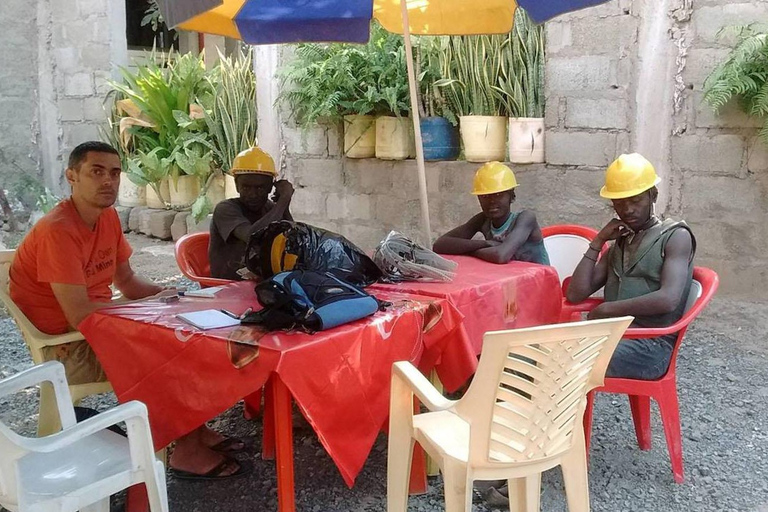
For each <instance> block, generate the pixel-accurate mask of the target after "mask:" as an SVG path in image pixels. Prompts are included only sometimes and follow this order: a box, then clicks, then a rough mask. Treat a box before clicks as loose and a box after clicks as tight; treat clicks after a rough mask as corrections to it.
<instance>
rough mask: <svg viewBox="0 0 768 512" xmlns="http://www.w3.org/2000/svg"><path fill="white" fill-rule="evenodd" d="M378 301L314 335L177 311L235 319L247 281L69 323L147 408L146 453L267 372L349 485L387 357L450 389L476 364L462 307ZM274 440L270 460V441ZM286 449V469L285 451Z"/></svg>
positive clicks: (374, 417)
mask: <svg viewBox="0 0 768 512" xmlns="http://www.w3.org/2000/svg"><path fill="white" fill-rule="evenodd" d="M376 296H377V297H378V298H379V299H381V300H384V301H388V302H391V303H392V306H390V307H388V308H387V309H386V310H385V311H379V312H377V313H376V314H375V315H373V316H371V317H368V318H366V319H363V320H359V321H356V322H352V323H349V324H346V325H343V326H340V327H337V328H335V329H331V330H328V331H323V332H319V333H315V334H307V333H303V332H291V333H286V332H271V333H268V332H264V331H263V330H261V329H260V328H258V327H256V326H235V327H228V328H221V329H213V330H207V331H201V330H199V329H197V328H194V327H192V326H191V325H189V324H187V323H185V322H184V321H182V320H180V319H179V318H177V317H176V315H177V314H179V313H183V312H190V311H198V310H204V309H211V308H216V309H226V310H229V311H232V312H234V313H237V314H240V313H242V312H243V311H245V310H246V309H247V308H249V307H251V308H254V309H258V307H259V305H258V302H257V300H256V296H255V294H254V292H253V283H249V282H244V283H236V284H232V285H227V286H226V287H224V289H223V290H221V291H220V292H219V293H217V295H216V298H215V299H205V298H187V297H183V298H181V300H180V301H178V302H175V303H167V304H166V303H161V302H160V301H157V300H150V301H145V302H139V303H134V304H127V305H121V306H112V307H109V308H105V309H101V310H98V311H97V312H95V313H93V314H92V315H90V316H89V317H88V318H86V319H85V320H84V321H83V322H82V323H81V324H80V325H79V326H78V327H79V330H80V331H81V332H82V333H83V335H84V336H85V338H86V339H87V340H88V342H89V344H90V345H91V347H93V350H94V351H95V352H96V355H97V357H98V359H99V361H100V362H101V364H102V366H103V367H104V370H105V372H106V374H107V377H108V378H109V380H110V382H111V383H112V387H113V388H114V390H115V394H116V395H117V397H118V399H119V400H120V401H121V402H125V401H128V400H141V401H142V402H144V403H145V404H146V405H147V407H148V409H149V419H150V425H151V427H152V434H153V437H154V441H155V447H156V448H162V447H164V446H165V445H167V444H168V443H169V442H171V441H173V440H174V439H178V438H179V437H181V436H183V435H185V434H187V433H188V432H190V431H192V430H194V429H195V428H197V427H198V426H200V425H202V424H203V423H204V422H205V421H207V420H209V419H211V418H213V417H215V416H216V415H218V414H220V413H221V412H223V411H225V410H227V409H228V408H230V407H231V406H233V405H234V404H235V403H237V402H238V401H239V400H240V399H242V398H244V397H246V396H248V395H250V394H251V393H253V392H255V391H257V390H259V389H261V387H262V386H264V385H265V383H267V381H268V379H274V378H276V379H277V389H278V391H279V390H281V389H285V390H287V392H290V395H292V397H293V399H294V400H295V401H296V403H297V404H298V406H299V408H300V409H301V411H302V413H303V414H304V416H305V417H306V418H307V421H308V422H309V423H310V424H311V425H312V427H313V428H314V429H315V431H316V432H317V434H318V437H319V439H320V441H321V442H322V444H323V446H324V447H325V448H326V450H327V451H328V453H329V454H330V456H331V457H332V458H333V460H334V462H335V463H336V465H337V466H338V468H339V470H340V472H341V474H342V476H343V477H344V479H345V481H346V482H347V483H348V484H349V485H351V484H352V483H353V482H354V479H355V477H356V476H357V474H358V472H359V471H360V469H361V468H362V466H363V464H364V462H365V460H366V458H367V456H368V453H369V452H370V449H371V447H372V446H373V443H374V441H375V438H376V436H377V435H378V433H379V431H380V429H381V428H382V427H383V425H384V422H385V420H386V418H387V415H388V404H389V382H390V375H391V367H392V363H394V362H395V361H401V360H408V361H411V362H412V363H414V364H415V365H417V366H418V367H420V368H421V369H422V370H423V371H429V370H431V369H433V368H434V369H435V370H436V371H437V373H438V376H439V377H440V379H441V381H442V382H443V383H444V385H445V386H446V387H447V388H448V389H449V390H450V389H453V388H457V387H459V386H460V385H461V384H463V383H464V382H465V381H466V379H467V378H468V377H469V376H470V375H471V374H472V373H473V372H474V370H475V368H476V363H477V361H476V359H475V357H474V352H473V350H472V346H471V344H470V343H469V340H468V338H467V336H466V333H465V331H464V329H463V328H462V317H461V314H460V313H459V312H458V311H457V310H456V308H455V307H454V306H452V305H451V303H450V302H449V301H447V300H445V299H442V298H439V297H423V296H418V295H412V294H403V293H400V292H397V291H393V290H387V291H384V290H380V291H377V293H376ZM281 413H282V414H283V416H285V414H287V415H288V418H287V421H288V422H290V396H289V397H288V408H287V411H286V409H285V400H283V406H282V411H280V410H277V409H276V410H275V414H276V415H280V414H281ZM285 420H286V418H285V417H283V418H282V421H285ZM276 421H277V419H276ZM289 430H290V429H289ZM277 434H278V435H279V434H280V432H278V433H277ZM291 442H292V440H291ZM277 444H278V446H277V448H278V454H277V456H278V459H280V457H281V455H280V439H278V440H277ZM290 456H291V461H290V464H291V468H290V469H291V474H292V448H291V452H290ZM280 463H281V461H280V460H278V470H279V468H280ZM282 463H283V464H286V463H287V462H286V461H285V460H283V461H282ZM291 493H292V489H291ZM281 510H286V508H283V507H282V506H281Z"/></svg>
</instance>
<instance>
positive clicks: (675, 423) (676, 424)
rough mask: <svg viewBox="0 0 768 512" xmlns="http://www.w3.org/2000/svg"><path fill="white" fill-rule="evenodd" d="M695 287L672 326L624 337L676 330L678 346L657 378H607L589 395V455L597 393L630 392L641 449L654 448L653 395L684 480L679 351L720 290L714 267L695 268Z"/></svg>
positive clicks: (677, 479) (678, 476) (680, 479)
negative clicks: (677, 371)
mask: <svg viewBox="0 0 768 512" xmlns="http://www.w3.org/2000/svg"><path fill="white" fill-rule="evenodd" d="M693 279H694V286H692V287H691V293H690V295H689V297H688V304H687V311H686V312H685V314H684V315H683V317H682V318H681V319H680V320H678V321H677V322H675V323H674V324H673V325H670V326H669V327H664V328H660V329H628V330H627V331H626V333H625V334H624V338H654V337H657V336H663V335H665V334H674V333H677V340H676V341H675V349H674V351H673V352H672V360H671V362H670V363H669V369H668V370H667V373H666V374H665V375H664V376H663V377H661V378H660V379H658V380H635V379H619V378H612V377H606V378H605V384H604V385H603V386H602V387H600V388H597V389H595V390H593V391H592V392H590V393H589V394H588V395H587V408H586V411H585V412H584V435H585V436H586V438H587V439H586V441H587V455H589V441H590V433H591V431H592V406H593V404H594V400H595V397H594V394H595V393H625V394H627V395H629V405H630V408H631V410H632V419H633V421H634V423H635V434H636V435H637V444H638V445H639V446H640V449H641V450H650V449H651V400H650V399H651V398H653V399H654V400H655V401H656V403H657V404H658V405H659V412H660V413H661V420H662V422H663V424H664V435H665V437H666V438H667V449H668V450H669V458H670V459H671V461H672V474H673V476H674V479H675V482H677V483H679V484H681V483H683V446H682V439H681V435H680V408H679V405H678V401H677V381H676V368H677V353H678V351H679V350H680V345H681V344H682V341H683V336H685V331H687V330H688V326H689V325H691V322H693V320H694V319H695V318H696V317H697V316H699V313H701V311H702V310H703V309H704V308H705V307H706V306H707V304H709V301H710V300H712V297H713V296H714V295H715V292H716V291H717V287H718V286H719V283H720V279H719V277H718V276H717V273H715V271H714V270H710V269H708V268H704V267H696V268H694V270H693Z"/></svg>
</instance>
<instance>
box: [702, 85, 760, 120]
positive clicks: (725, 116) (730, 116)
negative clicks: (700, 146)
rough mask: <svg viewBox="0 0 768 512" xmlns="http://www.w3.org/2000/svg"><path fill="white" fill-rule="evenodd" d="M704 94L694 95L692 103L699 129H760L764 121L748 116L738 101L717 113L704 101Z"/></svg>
mask: <svg viewBox="0 0 768 512" xmlns="http://www.w3.org/2000/svg"><path fill="white" fill-rule="evenodd" d="M703 98H704V93H702V92H697V93H694V94H693V96H692V98H691V101H693V105H694V106H695V108H696V111H695V116H696V117H695V119H696V127H697V128H760V127H761V126H763V119H761V118H759V117H754V116H748V115H747V114H746V113H744V111H743V110H741V109H740V108H739V106H738V103H737V101H736V99H735V98H734V99H732V100H731V101H729V102H728V103H727V104H725V105H724V106H723V108H721V109H720V111H719V112H717V113H715V111H714V110H713V109H712V107H710V106H709V104H707V103H704V101H703Z"/></svg>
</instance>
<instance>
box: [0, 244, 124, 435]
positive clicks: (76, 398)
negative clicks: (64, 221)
mask: <svg viewBox="0 0 768 512" xmlns="http://www.w3.org/2000/svg"><path fill="white" fill-rule="evenodd" d="M15 253H16V251H13V250H6V251H0V300H1V301H2V302H3V304H4V305H5V307H6V308H7V309H8V312H9V313H10V315H11V317H12V318H13V320H14V321H15V322H16V325H17V326H18V327H19V331H21V337H22V338H24V342H25V343H26V344H27V347H28V348H29V352H30V353H31V354H32V361H34V362H35V364H41V363H44V362H45V358H44V357H43V348H44V347H52V346H55V345H61V344H64V343H70V342H72V341H79V340H83V339H85V338H83V335H82V334H80V333H79V332H78V331H73V332H68V333H66V334H60V335H51V334H45V333H43V332H41V331H40V330H39V329H38V328H37V327H35V326H34V325H32V322H30V321H29V319H28V318H27V317H26V315H24V313H22V312H21V310H20V309H19V307H18V306H17V305H16V304H15V303H14V302H13V300H11V296H10V295H9V294H8V283H9V281H10V279H9V277H8V272H9V271H10V268H11V263H13V257H14V255H15ZM110 391H112V385H111V384H110V383H109V382H108V381H105V382H93V383H87V384H73V385H71V386H69V393H70V395H71V396H72V400H73V402H72V403H74V404H77V403H79V402H80V400H82V399H83V398H85V397H87V396H89V395H97V394H100V393H108V392H110ZM55 404H56V400H55V398H54V396H53V390H52V389H51V387H50V386H48V385H43V386H40V414H39V416H38V420H37V435H38V436H41V437H42V436H47V435H49V434H53V433H54V432H57V431H58V430H59V429H60V428H61V427H60V421H59V417H58V414H57V412H56V410H57V409H56V405H55Z"/></svg>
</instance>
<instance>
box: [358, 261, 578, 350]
mask: <svg viewBox="0 0 768 512" xmlns="http://www.w3.org/2000/svg"><path fill="white" fill-rule="evenodd" d="M447 258H448V259H451V260H453V261H455V262H457V263H458V264H459V267H458V269H457V270H456V277H455V279H454V280H453V281H452V282H450V283H420V282H407V283H399V284H374V285H373V286H372V287H371V290H370V291H371V292H372V293H373V294H374V295H377V294H378V293H380V291H393V290H394V291H399V292H405V293H415V294H419V295H427V296H430V297H440V298H445V299H449V300H450V301H451V303H453V304H454V305H455V306H456V308H457V309H458V310H459V311H460V312H461V314H462V315H464V327H465V328H466V330H467V334H468V335H469V339H470V340H471V342H472V345H473V346H474V348H475V353H477V354H479V353H480V350H481V348H482V346H483V334H484V333H486V332H488V331H495V330H501V329H514V328H521V327H531V326H535V325H545V324H552V323H557V322H558V320H559V318H560V309H561V308H562V303H563V295H562V291H561V288H560V279H559V278H558V276H557V271H556V270H555V268H554V267H550V266H546V265H537V264H535V263H524V262H521V261H512V262H510V263H507V264H506V265H495V264H493V263H488V262H486V261H483V260H480V259H478V258H473V257H471V256H447Z"/></svg>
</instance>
